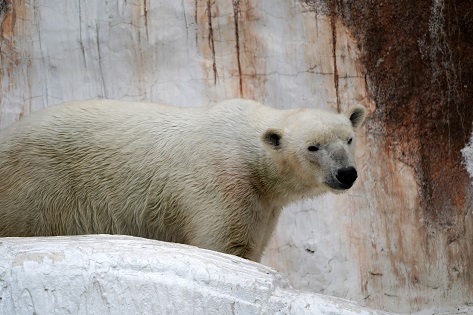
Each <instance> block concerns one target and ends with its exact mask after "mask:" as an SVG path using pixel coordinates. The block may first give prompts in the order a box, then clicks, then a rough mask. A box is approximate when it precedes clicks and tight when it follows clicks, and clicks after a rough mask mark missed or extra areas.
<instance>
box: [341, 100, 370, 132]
mask: <svg viewBox="0 0 473 315" xmlns="http://www.w3.org/2000/svg"><path fill="white" fill-rule="evenodd" d="M345 115H346V116H347V117H348V119H350V121H351V125H352V126H353V129H355V130H356V129H358V127H360V126H361V124H362V123H363V121H365V117H366V109H365V107H364V106H363V105H355V106H352V107H350V109H349V110H348V111H346V113H345Z"/></svg>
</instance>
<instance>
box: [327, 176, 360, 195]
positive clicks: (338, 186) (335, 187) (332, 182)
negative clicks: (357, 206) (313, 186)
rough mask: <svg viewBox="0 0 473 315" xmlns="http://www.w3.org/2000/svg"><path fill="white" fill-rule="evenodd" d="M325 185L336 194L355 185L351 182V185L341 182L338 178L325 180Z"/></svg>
mask: <svg viewBox="0 0 473 315" xmlns="http://www.w3.org/2000/svg"><path fill="white" fill-rule="evenodd" d="M325 185H327V186H328V187H329V190H330V191H331V192H333V193H335V194H342V193H344V192H345V191H347V190H348V189H350V188H351V187H352V186H353V183H352V184H349V185H346V184H343V183H340V182H339V181H338V180H336V179H329V180H327V181H326V182H325Z"/></svg>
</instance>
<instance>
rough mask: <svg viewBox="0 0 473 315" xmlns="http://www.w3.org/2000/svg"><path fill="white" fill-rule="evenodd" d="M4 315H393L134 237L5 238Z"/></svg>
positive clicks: (259, 269) (206, 254)
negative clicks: (295, 287) (305, 290)
mask: <svg viewBox="0 0 473 315" xmlns="http://www.w3.org/2000/svg"><path fill="white" fill-rule="evenodd" d="M0 314H9V315H14V314H38V315H42V314H48V315H49V314H100V315H104V314H114V315H116V314H126V315H130V314H219V315H220V314H244V315H247V314H346V315H348V314H350V315H351V314H357V315H360V314H386V313H383V312H380V311H374V310H369V309H366V308H363V307H361V306H358V305H356V304H355V303H352V302H350V301H347V300H343V299H339V298H334V297H329V296H324V295H320V294H314V293H309V292H303V291H296V290H294V289H292V288H291V287H290V286H289V285H288V283H287V281H286V279H285V278H284V277H283V276H282V275H281V274H280V273H278V272H276V271H275V270H273V269H271V268H269V267H266V266H263V265H261V264H258V263H254V262H251V261H247V260H244V259H240V258H238V257H234V256H231V255H225V254H221V253H216V252H212V251H208V250H202V249H199V248H195V247H192V246H186V245H181V244H172V243H165V242H159V241H154V240H147V239H142V238H136V237H129V236H110V235H88V236H72V237H41V238H0Z"/></svg>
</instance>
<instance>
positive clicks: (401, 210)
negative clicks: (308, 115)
mask: <svg viewBox="0 0 473 315" xmlns="http://www.w3.org/2000/svg"><path fill="white" fill-rule="evenodd" d="M472 11H473V9H472V6H471V4H469V1H467V0H463V1H455V2H453V1H445V0H430V1H428V0H420V1H409V0H397V1H381V0H380V1H371V0H357V1H354V0H353V1H350V0H298V1H278V2H277V3H276V2H274V1H263V0H252V1H250V0H232V1H230V0H221V1H211V0H194V1H190V0H182V1H149V0H134V1H126V2H125V1H123V2H121V1H117V2H110V1H109V2H107V1H105V2H101V1H86V0H77V1H74V2H72V1H59V0H48V1H46V0H21V1H14V2H13V1H11V0H3V1H0V91H1V93H0V128H4V127H5V126H7V125H9V124H11V123H13V122H14V121H16V120H19V119H21V118H22V117H23V116H24V115H28V114H29V113H30V112H32V111H36V110H39V109H41V108H43V107H45V106H48V105H52V104H56V103H60V102H62V101H66V100H72V99H86V98H95V97H107V98H117V99H132V100H151V101H163V102H168V103H173V104H178V105H182V106H197V105H201V104H206V103H211V102H214V101H219V100H222V99H226V98H231V97H245V98H252V99H256V100H259V101H262V102H264V103H267V104H268V105H271V106H274V107H278V108H292V107H300V106H309V107H319V108H325V109H332V110H334V111H343V110H344V109H346V108H348V107H349V106H350V105H351V104H354V103H362V104H364V105H365V106H366V107H367V108H368V109H369V111H370V116H369V118H368V120H367V123H366V127H365V128H364V129H363V130H362V131H360V137H361V139H360V141H359V142H358V146H359V148H358V157H357V158H358V161H359V168H360V178H359V180H358V181H357V183H356V184H355V186H354V187H353V189H352V190H350V192H348V193H347V194H345V195H343V196H337V197H335V196H332V195H329V196H325V197H322V198H318V199H314V200H307V201H304V202H300V203H298V204H295V205H292V206H290V207H288V208H287V209H285V210H284V211H283V214H282V217H281V220H280V222H279V225H278V227H277V230H276V233H275V235H274V237H273V240H272V241H271V244H270V246H269V248H268V250H267V253H266V256H265V257H264V259H263V263H265V264H267V265H269V266H272V267H274V268H276V269H277V270H279V271H281V272H282V273H284V274H286V275H288V278H289V280H290V282H291V283H292V284H293V286H294V287H296V288H298V289H305V290H312V291H315V292H321V293H325V294H330V295H335V296H339V297H344V298H348V299H353V300H356V301H358V302H360V303H364V304H366V305H369V306H371V307H376V308H380V309H386V310H390V311H396V312H407V311H412V310H418V309H421V308H424V307H429V306H432V305H440V306H454V305H464V304H472V303H473V299H472V296H473V273H472V272H471V270H472V269H473V266H472V262H473V247H472V245H471V244H472V240H473V235H472V234H473V220H472V186H471V180H470V178H469V177H468V173H467V171H466V166H465V162H464V159H463V156H462V154H461V149H462V148H464V147H465V146H466V145H467V143H468V141H469V138H470V134H471V129H472V128H471V126H472V121H473V106H471V104H472V103H473V92H472V91H473V89H472V84H473V82H472V80H473V73H472V72H473V62H472V59H471V57H470V56H473V53H472V50H473V37H472V34H473V33H472V30H473V26H472V23H473V20H472V19H471V16H472V15H473V12H472ZM464 152H469V151H468V149H466V150H465V151H464ZM470 167H471V165H470Z"/></svg>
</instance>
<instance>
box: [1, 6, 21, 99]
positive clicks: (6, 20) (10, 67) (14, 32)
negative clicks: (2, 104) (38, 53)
mask: <svg viewBox="0 0 473 315" xmlns="http://www.w3.org/2000/svg"><path fill="white" fill-rule="evenodd" d="M27 9H28V6H27V4H26V3H25V2H24V1H12V0H6V1H3V2H1V4H0V76H1V77H3V78H9V79H11V77H12V75H11V74H12V73H13V71H14V69H15V68H16V66H18V64H20V63H21V56H20V54H19V53H18V48H17V47H16V45H17V37H20V38H21V36H23V33H24V31H25V30H24V27H23V26H22V23H20V22H21V21H25V20H26V17H27V14H28V10H27ZM11 80H13V79H11ZM13 84H14V82H10V83H7V86H8V89H10V88H11V87H12V85H13ZM0 91H3V86H2V81H1V80H0ZM1 98H2V93H0V101H1Z"/></svg>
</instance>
